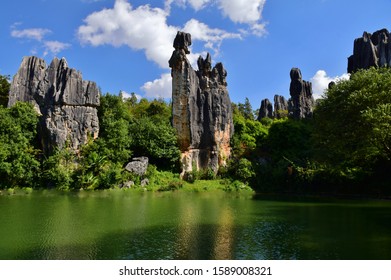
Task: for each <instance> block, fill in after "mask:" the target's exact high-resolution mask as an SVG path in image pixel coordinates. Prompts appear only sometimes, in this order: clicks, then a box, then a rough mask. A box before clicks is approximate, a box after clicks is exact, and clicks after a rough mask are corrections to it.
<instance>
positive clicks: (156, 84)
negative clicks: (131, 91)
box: [141, 73, 172, 98]
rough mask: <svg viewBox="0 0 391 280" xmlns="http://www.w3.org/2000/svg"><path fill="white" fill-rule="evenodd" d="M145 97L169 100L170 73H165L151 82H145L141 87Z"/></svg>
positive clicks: (170, 92) (170, 89)
mask: <svg viewBox="0 0 391 280" xmlns="http://www.w3.org/2000/svg"><path fill="white" fill-rule="evenodd" d="M141 89H142V91H144V92H145V96H146V97H150V98H171V94H172V78H171V74H170V73H165V74H162V75H161V76H160V78H159V79H156V80H154V81H153V82H147V83H145V84H144V85H143V86H142V87H141Z"/></svg>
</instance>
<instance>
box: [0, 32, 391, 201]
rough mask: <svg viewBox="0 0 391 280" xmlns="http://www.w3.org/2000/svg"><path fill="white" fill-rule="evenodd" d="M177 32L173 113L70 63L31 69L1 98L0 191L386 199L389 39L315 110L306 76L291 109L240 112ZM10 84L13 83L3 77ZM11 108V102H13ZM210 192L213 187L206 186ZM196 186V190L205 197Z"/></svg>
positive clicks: (390, 138)
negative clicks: (116, 91)
mask: <svg viewBox="0 0 391 280" xmlns="http://www.w3.org/2000/svg"><path fill="white" fill-rule="evenodd" d="M191 44H192V40H191V34H188V33H183V32H178V33H177V36H176V38H175V40H174V42H173V48H174V50H173V53H172V56H171V59H170V60H169V62H168V63H169V66H170V68H171V75H172V101H171V103H168V102H166V101H164V100H147V99H142V100H137V98H136V97H135V95H133V96H132V98H128V99H124V98H123V97H122V96H121V95H119V96H117V95H111V94H102V93H101V92H100V89H99V87H98V86H97V84H96V83H95V82H91V81H86V80H83V78H82V75H81V73H80V72H79V71H77V70H75V69H72V68H70V67H69V66H68V63H67V61H66V60H65V58H62V59H57V58H55V59H53V61H52V62H51V63H50V65H47V64H46V62H45V61H44V60H43V59H40V58H37V57H34V56H31V57H25V58H23V60H22V63H21V65H20V68H19V71H18V72H17V73H16V75H15V76H14V77H13V79H12V82H11V83H10V84H8V87H6V90H4V92H2V93H1V95H2V99H1V100H2V104H3V105H6V106H4V107H0V114H1V117H0V126H1V129H0V134H1V135H0V139H1V143H2V151H1V155H0V161H1V162H0V177H1V178H4V180H2V182H1V183H0V188H1V189H13V188H15V187H29V188H33V189H34V188H57V189H64V190H70V189H75V190H76V189H85V190H95V189H107V188H126V189H129V188H130V189H132V188H133V189H138V188H142V189H143V190H159V191H164V190H170V191H172V190H178V189H181V188H186V187H187V188H189V187H190V188H196V186H198V185H202V186H203V187H202V188H205V189H207V188H208V187H206V186H208V185H218V188H222V189H224V190H227V191H240V190H243V189H248V190H250V189H252V190H255V191H256V192H260V193H262V192H264V193H265V192H266V193H269V192H273V193H274V192H278V193H327V194H343V195H356V194H360V195H370V196H373V195H374V196H387V195H390V194H391V190H390V189H389V184H390V179H389V176H388V173H389V171H390V170H391V120H390V118H391V91H390V89H391V69H390V65H391V37H390V33H389V31H388V30H386V29H382V30H379V31H376V32H374V33H373V34H371V33H368V32H364V34H363V36H362V38H358V39H356V40H355V41H354V45H353V54H352V55H351V56H350V57H349V58H348V66H347V70H348V72H349V73H350V74H351V77H350V80H346V81H345V80H344V81H337V82H332V83H330V85H329V89H328V90H326V92H325V95H324V98H322V99H319V100H314V97H313V93H312V85H311V83H310V82H308V81H305V80H304V79H303V76H302V73H301V71H300V69H298V68H296V67H293V68H292V69H291V70H290V72H289V69H287V75H290V78H291V83H290V88H289V89H287V90H289V94H290V98H288V99H287V98H285V97H284V96H281V95H276V96H275V97H274V100H273V102H271V101H270V100H268V99H264V100H261V102H260V104H261V105H260V108H259V110H257V112H256V113H254V111H253V110H252V108H251V105H250V104H249V102H247V101H248V100H247V101H246V102H245V103H243V104H242V103H239V104H234V103H232V102H231V100H230V97H229V93H228V90H227V83H229V75H228V74H229V70H228V71H227V69H225V67H224V66H223V64H222V63H217V64H216V65H214V66H213V65H212V58H211V56H210V54H207V56H206V57H205V58H204V57H199V59H198V61H197V65H198V70H194V69H193V68H192V66H191V64H190V62H189V60H188V58H187V55H188V54H190V48H189V47H190V46H191ZM2 80H4V81H2V82H5V83H7V81H6V79H4V78H3V77H2ZM4 100H5V101H4ZM208 182H209V183H208ZM197 184H198V185H197Z"/></svg>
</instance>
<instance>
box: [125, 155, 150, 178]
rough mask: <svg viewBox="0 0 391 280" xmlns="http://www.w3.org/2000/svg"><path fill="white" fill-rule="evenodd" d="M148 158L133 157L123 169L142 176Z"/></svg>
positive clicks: (145, 170)
mask: <svg viewBox="0 0 391 280" xmlns="http://www.w3.org/2000/svg"><path fill="white" fill-rule="evenodd" d="M148 162H149V159H148V158H147V157H138V158H133V159H132V161H130V162H129V163H128V164H127V165H126V167H125V170H127V171H129V172H131V173H134V174H136V175H138V176H143V175H145V174H146V173H147V169H148Z"/></svg>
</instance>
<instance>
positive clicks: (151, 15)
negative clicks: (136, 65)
mask: <svg viewBox="0 0 391 280" xmlns="http://www.w3.org/2000/svg"><path fill="white" fill-rule="evenodd" d="M167 15H168V14H167V13H166V12H165V11H164V10H162V9H159V8H151V7H150V6H148V5H145V6H139V7H138V8H136V9H133V7H132V6H131V5H130V3H128V2H127V1H126V0H116V1H115V4H114V8H112V9H103V10H101V11H99V12H95V13H93V14H91V15H89V16H88V17H87V18H86V19H85V20H84V22H85V25H82V26H80V27H79V29H78V35H79V38H80V40H81V42H82V43H84V44H91V45H92V46H100V45H105V44H108V45H113V46H116V47H119V46H122V45H127V46H129V47H130V48H132V49H135V50H144V51H145V54H146V56H147V58H148V59H149V60H152V61H154V62H156V63H157V64H158V65H159V66H160V67H163V68H167V67H168V60H169V58H170V55H171V53H172V50H173V49H172V42H173V40H174V38H175V35H176V32H177V30H178V28H177V27H174V26H169V25H167V22H166V19H167Z"/></svg>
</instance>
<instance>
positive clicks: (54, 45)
mask: <svg viewBox="0 0 391 280" xmlns="http://www.w3.org/2000/svg"><path fill="white" fill-rule="evenodd" d="M44 46H45V52H44V54H43V55H44V56H46V55H48V54H49V53H52V54H53V55H57V54H58V53H60V52H62V51H63V50H65V49H68V48H70V47H71V45H70V44H68V43H63V42H59V41H45V42H44Z"/></svg>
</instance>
